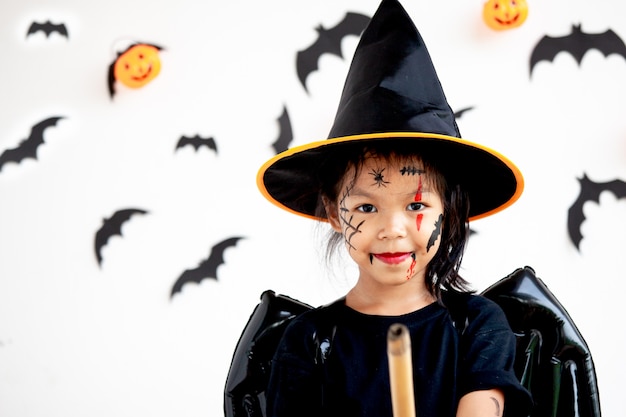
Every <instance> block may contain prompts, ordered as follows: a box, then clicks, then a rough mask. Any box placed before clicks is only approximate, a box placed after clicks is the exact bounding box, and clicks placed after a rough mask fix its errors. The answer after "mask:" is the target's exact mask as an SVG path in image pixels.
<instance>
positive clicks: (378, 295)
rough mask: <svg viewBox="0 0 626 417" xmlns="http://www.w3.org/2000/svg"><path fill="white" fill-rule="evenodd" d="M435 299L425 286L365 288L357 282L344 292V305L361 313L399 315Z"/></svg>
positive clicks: (419, 307) (412, 310) (430, 302)
mask: <svg viewBox="0 0 626 417" xmlns="http://www.w3.org/2000/svg"><path fill="white" fill-rule="evenodd" d="M434 301H435V297H433V296H432V295H431V294H430V292H428V290H427V289H426V286H424V285H421V286H417V285H413V286H405V285H399V286H394V287H385V288H377V289H372V288H367V287H366V286H364V285H359V283H358V282H357V284H356V285H355V286H354V287H353V288H352V289H351V290H350V291H349V292H348V294H346V305H347V306H348V307H350V308H352V309H353V310H356V311H358V312H360V313H363V314H370V315H377V316H400V315H403V314H408V313H412V312H414V311H417V310H419V309H422V308H424V307H426V306H428V305H430V304H432V303H433V302H434Z"/></svg>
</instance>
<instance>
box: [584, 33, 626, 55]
mask: <svg viewBox="0 0 626 417" xmlns="http://www.w3.org/2000/svg"><path fill="white" fill-rule="evenodd" d="M587 36H588V37H589V38H590V46H589V49H591V48H596V49H597V50H599V51H600V52H602V53H603V54H604V56H609V55H611V54H618V55H621V56H622V57H624V58H626V44H624V41H623V40H622V38H620V37H619V36H618V35H617V33H615V32H614V31H613V30H611V29H608V30H607V31H606V32H604V33H600V34H597V35H593V34H592V35H587Z"/></svg>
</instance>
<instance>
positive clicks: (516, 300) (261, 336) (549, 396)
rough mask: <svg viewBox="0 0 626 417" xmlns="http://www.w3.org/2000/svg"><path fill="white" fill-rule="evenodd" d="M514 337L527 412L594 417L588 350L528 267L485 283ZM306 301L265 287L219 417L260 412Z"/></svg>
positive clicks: (536, 416)
mask: <svg viewBox="0 0 626 417" xmlns="http://www.w3.org/2000/svg"><path fill="white" fill-rule="evenodd" d="M482 294H483V295H484V296H485V297H487V298H489V299H491V300H493V301H495V302H496V303H497V304H498V305H500V307H501V308H502V309H503V310H504V312H505V314H506V316H507V319H508V321H509V323H510V325H511V328H512V329H513V331H514V332H515V334H516V336H517V354H516V363H515V371H516V374H517V376H518V378H519V380H520V381H521V382H522V384H523V385H524V386H525V387H526V388H527V389H528V390H529V391H530V392H531V394H532V395H533V400H534V403H535V405H534V408H533V411H532V413H531V415H530V417H600V416H601V413H600V397H599V393H598V387H597V381H596V374H595V369H594V365H593V360H592V358H591V353H590V351H589V348H588V346H587V344H586V342H585V340H584V339H583V337H582V335H581V334H580V332H579V331H578V329H577V328H576V325H575V324H574V322H573V321H572V319H571V318H570V316H569V314H568V313H567V311H566V310H565V309H564V308H563V306H562V305H561V304H560V303H559V301H558V300H557V299H556V297H555V296H554V295H553V294H552V293H551V292H550V290H549V289H548V288H547V286H546V285H545V284H544V283H543V282H542V281H541V280H540V279H539V278H537V276H536V275H535V271H534V270H533V269H532V268H530V267H524V268H519V269H517V270H515V271H514V272H513V273H511V274H510V275H508V276H507V277H505V278H503V279H502V280H500V281H498V282H497V283H495V284H493V285H492V286H490V287H489V288H487V289H486V290H485V291H484V292H483V293H482ZM310 308H311V306H310V305H308V304H305V303H302V302H300V301H297V300H295V299H293V298H289V297H286V296H284V295H276V294H275V293H274V292H273V291H270V290H268V291H265V292H264V293H263V294H262V295H261V301H260V303H259V304H258V305H257V306H256V308H255V309H254V311H253V312H252V315H251V316H250V319H249V320H248V323H247V324H246V326H245V328H244V331H243V333H242V335H241V338H240V339H239V342H238V344H237V347H236V349H235V353H234V355H233V359H232V362H231V365H230V370H229V373H228V377H227V380H226V386H225V389H224V415H225V417H265V388H266V387H267V382H268V378H269V372H270V368H271V360H272V356H273V354H274V352H275V350H276V347H277V345H278V342H279V340H280V338H281V336H282V334H283V331H284V329H285V327H286V326H287V325H288V324H289V322H290V321H291V319H292V318H293V317H295V316H296V315H298V314H300V313H302V312H304V311H306V310H309V309H310Z"/></svg>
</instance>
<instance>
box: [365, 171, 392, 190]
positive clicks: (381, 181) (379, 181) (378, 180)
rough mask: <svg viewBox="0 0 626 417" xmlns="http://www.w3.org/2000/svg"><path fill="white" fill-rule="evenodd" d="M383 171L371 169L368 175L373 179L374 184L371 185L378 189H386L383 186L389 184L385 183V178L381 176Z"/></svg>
mask: <svg viewBox="0 0 626 417" xmlns="http://www.w3.org/2000/svg"><path fill="white" fill-rule="evenodd" d="M384 170H385V168H382V169H380V170H375V169H373V170H372V172H370V173H369V174H370V175H371V176H373V177H374V184H372V185H378V186H379V187H381V186H382V187H386V185H385V184H389V181H385V177H384V176H383V171H384Z"/></svg>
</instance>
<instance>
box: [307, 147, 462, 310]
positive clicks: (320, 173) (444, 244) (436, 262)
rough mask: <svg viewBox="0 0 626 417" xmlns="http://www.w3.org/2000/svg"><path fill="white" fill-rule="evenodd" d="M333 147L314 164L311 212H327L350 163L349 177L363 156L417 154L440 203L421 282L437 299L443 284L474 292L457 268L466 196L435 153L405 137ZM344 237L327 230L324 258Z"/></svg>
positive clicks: (389, 157)
mask: <svg viewBox="0 0 626 417" xmlns="http://www.w3.org/2000/svg"><path fill="white" fill-rule="evenodd" d="M336 148H337V149H336V151H335V150H333V152H332V154H331V155H329V157H328V158H327V159H326V160H325V161H324V163H323V164H322V165H321V166H320V167H319V168H318V169H317V179H318V181H319V182H318V184H319V190H318V199H317V208H316V216H317V217H319V218H327V217H328V214H327V213H326V206H327V205H328V206H331V207H332V206H333V205H335V204H336V203H337V200H338V196H339V193H340V189H339V187H340V186H341V184H342V183H343V180H344V178H345V176H346V175H347V174H348V172H349V171H350V169H351V168H354V170H352V175H353V179H352V180H353V181H354V180H355V179H356V178H357V176H358V175H359V171H360V169H361V167H362V166H363V163H364V162H365V160H366V159H367V158H370V157H377V158H382V159H387V160H398V161H400V162H404V161H407V162H409V161H416V160H419V161H420V162H421V164H422V165H423V168H424V170H425V172H426V173H427V175H428V176H429V178H430V179H431V180H432V181H433V186H434V187H435V189H436V191H438V192H439V193H440V195H441V196H442V197H443V206H444V213H443V227H442V230H441V235H440V239H441V244H440V245H439V249H438V251H437V253H436V254H435V256H434V258H433V260H432V261H431V262H430V264H429V265H428V267H427V269H426V287H427V289H428V291H429V292H430V294H432V295H433V296H434V297H435V298H436V299H437V300H438V301H439V302H441V292H442V290H452V291H461V292H473V291H472V290H471V289H470V285H469V283H468V282H467V281H466V280H465V279H464V278H463V277H461V275H460V273H459V269H460V267H461V261H462V259H463V254H464V252H465V247H466V245H467V240H468V237H469V197H468V194H467V193H466V192H465V191H464V190H463V189H462V187H461V186H460V185H459V184H454V183H450V182H449V181H450V178H449V177H448V176H446V173H445V172H443V171H441V169H440V168H439V164H437V158H434V157H432V156H430V155H429V154H428V153H423V154H422V153H420V149H419V145H415V144H414V143H411V141H410V140H407V141H392V140H379V141H375V142H364V141H359V143H354V142H349V143H346V144H345V145H342V146H337V147H336ZM343 239H344V238H343V236H342V235H341V233H338V232H336V231H334V230H331V232H330V236H329V238H328V243H327V246H326V256H327V259H330V258H331V257H332V256H333V254H334V253H335V251H336V249H337V247H338V246H340V245H341V243H342V242H343Z"/></svg>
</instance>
